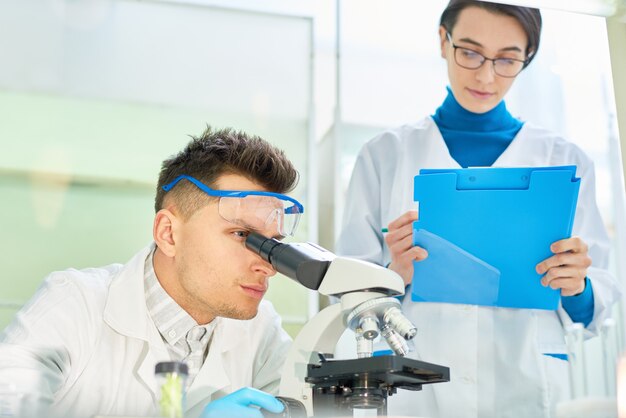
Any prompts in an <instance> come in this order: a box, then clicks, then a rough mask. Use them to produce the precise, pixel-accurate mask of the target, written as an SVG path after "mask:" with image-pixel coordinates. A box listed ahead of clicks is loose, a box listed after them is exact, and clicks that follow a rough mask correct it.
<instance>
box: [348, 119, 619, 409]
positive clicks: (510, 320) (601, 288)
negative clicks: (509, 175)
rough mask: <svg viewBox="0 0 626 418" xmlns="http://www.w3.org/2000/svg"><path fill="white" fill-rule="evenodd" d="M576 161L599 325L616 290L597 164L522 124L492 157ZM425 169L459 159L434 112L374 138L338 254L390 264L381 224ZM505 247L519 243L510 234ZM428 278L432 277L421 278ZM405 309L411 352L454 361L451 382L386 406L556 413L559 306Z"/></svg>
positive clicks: (408, 200)
mask: <svg viewBox="0 0 626 418" xmlns="http://www.w3.org/2000/svg"><path fill="white" fill-rule="evenodd" d="M571 164H575V165H576V166H577V167H578V169H577V175H578V176H579V177H581V178H582V180H581V187H580V194H579V200H578V206H577V211H576V218H575V221H574V231H573V234H574V235H579V236H581V237H582V238H583V239H584V240H585V241H586V243H587V244H588V245H589V255H590V256H591V257H592V259H593V267H591V268H590V269H589V271H588V277H589V278H590V280H591V281H592V283H593V293H594V303H595V312H594V320H593V322H592V323H591V324H590V325H589V327H588V330H590V331H594V330H595V329H596V328H597V326H598V324H600V323H601V322H602V320H603V319H604V318H605V317H606V316H607V315H608V313H609V312H608V308H609V307H610V306H611V304H612V303H613V302H614V301H615V300H616V298H617V297H618V295H619V291H618V289H617V285H616V281H615V279H614V278H613V277H612V276H611V275H610V274H609V273H608V272H607V271H606V268H607V265H608V260H607V255H608V251H609V243H608V238H607V235H606V232H605V229H604V226H603V224H602V221H601V219H600V214H599V212H598V208H597V206H596V203H595V185H594V182H595V177H594V169H593V163H592V162H591V160H590V159H589V158H588V157H587V156H586V155H585V154H584V153H583V152H582V151H581V150H580V149H579V148H578V147H576V146H575V145H574V144H572V143H569V142H566V141H565V140H563V139H561V138H559V137H557V136H555V135H554V134H552V133H550V132H547V131H545V130H542V129H539V128H537V127H535V126H532V125H531V124H529V123H526V124H524V126H523V127H522V129H521V130H520V132H519V133H518V134H517V136H516V137H515V139H514V140H513V142H512V143H511V144H510V146H509V147H508V148H507V149H506V151H505V152H504V153H503V154H502V155H501V156H500V157H499V158H498V160H497V161H496V162H495V163H494V164H493V166H500V167H513V166H518V167H519V166H556V165H571ZM421 168H460V166H459V165H458V163H457V162H456V161H455V160H454V159H453V158H452V157H451V156H450V154H449V152H448V148H447V147H446V145H445V142H444V140H443V138H442V136H441V134H440V132H439V130H438V128H437V126H436V124H435V122H434V121H433V120H432V119H431V118H430V117H428V118H425V119H423V120H421V121H419V122H418V123H415V124H411V125H405V126H402V127H400V128H397V129H394V130H390V131H387V132H385V133H383V134H381V135H380V136H378V137H376V138H374V139H372V140H371V141H369V142H368V143H367V144H366V145H365V146H364V148H363V149H362V150H361V152H360V154H359V157H358V159H357V162H356V165H355V168H354V171H353V174H352V179H351V182H350V186H349V189H348V194H347V201H346V208H345V213H344V218H343V219H344V221H343V228H342V233H341V236H340V239H339V242H338V248H337V250H338V253H339V254H341V255H346V256H355V257H358V258H361V259H365V260H368V261H372V262H375V263H378V264H381V265H386V264H387V263H389V262H390V261H391V259H390V255H389V250H388V248H387V247H386V246H385V245H384V243H383V237H382V235H381V233H380V231H381V228H382V227H386V226H387V225H388V224H389V222H391V221H393V220H394V219H396V218H397V217H398V216H400V215H401V214H402V213H404V212H406V211H407V210H410V209H415V208H416V204H415V202H413V200H412V199H413V177H414V176H415V175H417V174H418V173H419V170H420V169H421ZM504 250H506V251H523V249H517V248H516V242H515V240H514V239H512V240H511V243H510V247H509V248H506V249H504ZM424 279H425V280H426V279H427V278H424ZM403 310H404V312H405V313H406V314H408V316H409V318H410V319H411V320H412V321H413V322H414V324H415V325H416V326H417V329H418V333H417V336H416V338H415V346H416V351H415V352H414V353H412V354H411V356H413V357H415V358H417V359H420V360H423V361H426V362H432V363H436V364H441V365H445V366H448V367H450V382H449V383H439V384H434V385H425V386H424V387H423V390H422V391H421V392H409V391H404V390H399V391H398V394H396V395H393V396H392V397H391V398H390V401H389V415H409V416H424V417H446V418H448V417H498V418H505V417H533V418H539V417H550V416H553V413H554V407H555V404H556V403H557V402H558V401H560V400H563V399H567V397H568V396H569V384H568V369H567V362H566V361H563V360H560V359H557V358H554V357H551V356H546V355H544V354H546V353H550V354H562V353H565V343H564V326H566V325H568V324H569V323H571V319H570V318H569V316H568V315H567V313H565V311H564V310H563V309H562V308H560V309H559V311H558V312H554V311H541V310H522V309H505V308H492V307H482V306H472V305H457V304H443V303H418V302H412V301H411V298H410V289H408V290H407V296H406V297H405V298H404V301H403Z"/></svg>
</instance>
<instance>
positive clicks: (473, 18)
mask: <svg viewBox="0 0 626 418" xmlns="http://www.w3.org/2000/svg"><path fill="white" fill-rule="evenodd" d="M451 32H452V33H451V38H452V42H453V43H454V45H456V46H459V47H463V48H467V49H471V50H473V51H475V52H478V53H479V54H482V55H484V56H485V57H487V58H514V59H519V60H525V59H526V54H525V51H526V46H527V43H528V38H527V36H526V32H524V29H523V28H522V25H521V24H520V23H519V22H518V21H517V20H516V19H515V18H513V17H511V16H506V15H501V14H494V13H491V12H489V11H486V10H484V9H481V8H478V7H467V8H465V9H463V10H462V11H461V12H460V13H459V16H458V19H457V22H456V25H455V26H454V28H452V31H451ZM439 36H440V38H441V56H442V57H443V58H445V59H446V61H447V62H448V78H449V79H450V87H451V88H452V92H453V94H454V97H455V99H456V100H457V102H459V104H460V105H461V106H463V107H464V108H465V109H466V110H469V111H470V112H473V113H485V112H488V111H490V110H491V109H493V108H494V107H496V106H497V105H498V103H500V101H501V100H502V99H503V98H504V95H505V94H506V93H507V92H508V91H509V89H510V88H511V85H512V84H513V81H514V80H515V78H506V77H502V76H499V75H497V74H496V73H495V72H494V68H493V62H492V61H485V62H484V63H483V65H482V66H481V67H479V68H477V69H475V70H468V69H466V68H463V67H461V66H459V65H458V64H457V63H456V62H455V60H454V48H453V47H452V44H451V43H450V41H449V40H448V37H447V35H446V30H445V29H444V28H443V27H440V28H439Z"/></svg>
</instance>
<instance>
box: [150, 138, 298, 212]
mask: <svg viewBox="0 0 626 418" xmlns="http://www.w3.org/2000/svg"><path fill="white" fill-rule="evenodd" d="M191 138H192V140H191V141H190V142H189V144H187V146H186V147H185V149H183V150H182V151H181V152H179V153H178V154H176V155H174V156H172V157H170V158H168V159H167V160H165V161H163V164H162V165H161V172H160V174H159V182H158V184H157V192H156V198H155V202H154V208H155V210H156V211H157V212H158V211H159V210H161V209H163V207H164V200H165V199H167V201H168V202H169V201H170V199H171V201H173V202H174V204H175V206H176V208H177V209H178V210H179V212H180V213H181V215H182V217H183V218H184V219H187V218H188V217H189V216H191V215H192V214H193V213H194V212H195V211H197V210H198V209H200V208H202V207H204V206H205V205H207V204H208V203H209V202H211V199H212V198H211V197H210V196H208V195H206V193H204V192H202V191H201V190H199V189H198V188H197V187H196V186H194V185H193V184H191V183H190V182H188V181H181V182H180V183H178V184H176V187H174V188H173V189H172V190H171V191H169V192H167V193H166V192H165V191H164V190H163V186H164V185H165V184H168V183H170V182H171V181H173V180H174V179H175V178H176V177H178V176H180V175H181V174H186V175H188V176H191V177H195V178H196V179H198V180H200V181H201V182H203V183H204V184H206V185H207V186H209V187H215V182H216V181H217V180H218V179H219V177H220V176H222V175H224V174H238V175H241V176H243V177H245V178H247V179H249V180H250V181H253V182H255V183H257V184H259V185H261V186H262V187H264V188H265V189H266V190H268V191H271V192H276V193H287V192H289V191H291V190H293V188H294V187H295V186H296V184H297V183H298V172H297V171H296V169H295V168H294V166H293V164H292V163H291V162H290V161H289V160H288V159H287V157H286V156H285V153H284V152H283V151H282V150H280V149H278V148H276V147H274V146H273V145H271V144H270V143H268V142H267V141H265V140H263V139H261V138H259V137H258V136H249V135H247V134H245V133H244V132H241V131H235V130H233V129H230V128H226V129H222V130H217V131H213V130H212V129H211V127H210V126H207V129H206V130H205V131H204V133H203V134H202V135H201V136H199V137H194V136H192V137H191Z"/></svg>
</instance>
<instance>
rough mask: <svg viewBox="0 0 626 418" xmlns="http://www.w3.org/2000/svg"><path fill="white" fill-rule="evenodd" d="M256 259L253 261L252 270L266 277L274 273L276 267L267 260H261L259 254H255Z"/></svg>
mask: <svg viewBox="0 0 626 418" xmlns="http://www.w3.org/2000/svg"><path fill="white" fill-rule="evenodd" d="M255 257H256V261H255V263H254V271H255V272H259V273H261V274H263V275H264V276H266V277H272V276H274V275H275V274H276V269H274V267H273V266H272V265H271V264H270V263H269V262H267V261H265V260H263V259H262V258H261V257H260V256H258V255H255Z"/></svg>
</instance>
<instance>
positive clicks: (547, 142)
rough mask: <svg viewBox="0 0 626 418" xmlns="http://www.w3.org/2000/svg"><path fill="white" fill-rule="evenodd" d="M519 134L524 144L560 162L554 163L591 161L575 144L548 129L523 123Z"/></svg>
mask: <svg viewBox="0 0 626 418" xmlns="http://www.w3.org/2000/svg"><path fill="white" fill-rule="evenodd" d="M520 134H522V135H523V139H524V142H525V143H526V144H528V145H530V146H532V147H534V148H536V149H537V150H539V149H541V150H543V152H545V155H550V156H552V158H553V159H555V160H560V161H555V163H562V164H571V163H578V162H584V163H588V162H590V161H591V160H590V158H589V157H588V156H587V154H586V153H585V152H584V151H583V150H582V149H581V148H580V147H579V146H578V145H577V144H575V143H573V142H572V141H570V140H568V139H566V138H565V137H564V136H563V135H561V134H559V133H557V132H555V131H552V130H550V129H546V128H544V127H542V126H539V125H535V124H533V123H531V122H525V123H524V126H523V128H522V130H521V131H520Z"/></svg>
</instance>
